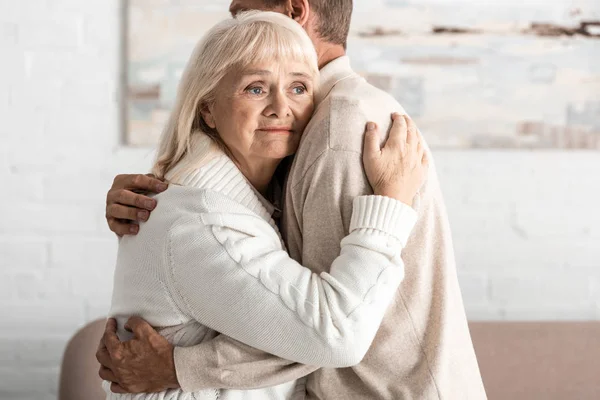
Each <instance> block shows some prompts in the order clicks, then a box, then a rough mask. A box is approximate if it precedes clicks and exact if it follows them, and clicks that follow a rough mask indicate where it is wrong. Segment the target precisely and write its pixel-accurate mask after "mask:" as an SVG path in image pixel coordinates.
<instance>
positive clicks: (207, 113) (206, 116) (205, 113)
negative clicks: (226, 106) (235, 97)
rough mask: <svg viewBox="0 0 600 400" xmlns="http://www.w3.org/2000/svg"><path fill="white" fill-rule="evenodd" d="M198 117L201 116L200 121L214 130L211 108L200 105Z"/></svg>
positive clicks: (215, 126)
mask: <svg viewBox="0 0 600 400" xmlns="http://www.w3.org/2000/svg"><path fill="white" fill-rule="evenodd" d="M200 115H202V119H203V120H204V123H206V125H208V127H209V128H212V129H216V128H217V124H216V123H215V119H214V117H213V114H212V107H211V106H209V105H206V104H205V105H202V106H201V108H200Z"/></svg>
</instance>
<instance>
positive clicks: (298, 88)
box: [292, 86, 306, 94]
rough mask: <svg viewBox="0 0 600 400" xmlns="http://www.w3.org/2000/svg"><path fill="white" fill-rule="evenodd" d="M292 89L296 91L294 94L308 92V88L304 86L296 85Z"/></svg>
mask: <svg viewBox="0 0 600 400" xmlns="http://www.w3.org/2000/svg"><path fill="white" fill-rule="evenodd" d="M292 91H293V92H294V94H304V93H306V88H305V87H304V86H296V87H295V88H293V89H292Z"/></svg>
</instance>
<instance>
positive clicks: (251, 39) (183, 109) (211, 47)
mask: <svg viewBox="0 0 600 400" xmlns="http://www.w3.org/2000/svg"><path fill="white" fill-rule="evenodd" d="M272 60H294V61H298V62H302V63H305V64H306V65H308V66H309V68H310V71H311V73H312V74H313V76H314V77H315V79H316V78H317V77H318V73H319V69H318V64H317V54H316V51H315V49H314V46H313V44H312V42H311V40H310V38H309V37H308V35H307V34H306V32H305V31H304V29H302V27H301V26H300V25H299V24H298V23H297V22H296V21H294V20H293V19H291V18H289V17H287V16H285V15H283V14H279V13H274V12H261V11H249V12H244V13H241V14H239V15H238V16H237V17H236V18H233V19H227V20H225V21H222V22H220V23H218V24H217V25H215V26H214V27H213V28H211V29H210V30H209V31H208V33H206V35H205V36H204V37H203V38H202V40H201V41H200V42H199V43H198V45H197V46H196V48H195V50H194V52H193V53H192V56H191V57H190V59H189V61H188V64H187V66H186V68H185V71H184V73H183V75H182V78H181V81H180V82H179V87H178V93H177V99H176V101H175V105H174V106H173V110H172V111H171V115H170V117H169V120H168V122H167V124H166V126H165V128H164V131H163V133H162V136H161V139H160V143H159V147H158V151H157V154H156V161H155V163H154V166H153V168H152V173H153V174H154V175H156V176H157V177H159V178H164V177H165V175H166V174H167V172H169V171H170V170H172V169H173V167H174V166H175V165H176V164H177V163H179V162H180V161H181V160H182V159H183V158H184V156H186V155H188V156H187V157H186V159H187V160H188V161H189V162H186V163H185V164H186V165H185V166H183V165H180V166H178V168H176V170H177V171H172V173H171V174H169V175H170V177H172V178H173V179H175V178H176V177H175V176H173V173H174V172H176V175H180V174H181V173H185V172H187V171H189V170H190V169H193V168H197V166H198V165H200V163H201V162H202V161H203V160H205V159H206V158H207V157H206V156H207V155H209V154H211V153H213V152H214V149H215V146H216V145H220V144H221V141H220V139H219V137H218V134H217V133H216V132H214V131H213V130H211V129H210V128H209V127H208V126H207V125H206V123H205V122H204V120H203V119H202V115H201V113H200V110H201V109H202V107H206V106H207V105H209V104H212V103H213V102H214V100H215V95H216V89H217V87H218V85H219V83H220V82H221V80H222V79H223V78H224V77H225V75H226V74H227V73H228V72H229V71H230V69H231V68H235V67H237V68H245V67H247V66H249V65H251V64H254V63H260V62H264V61H272ZM210 139H212V140H210Z"/></svg>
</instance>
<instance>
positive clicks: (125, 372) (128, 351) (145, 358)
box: [96, 317, 180, 393]
mask: <svg viewBox="0 0 600 400" xmlns="http://www.w3.org/2000/svg"><path fill="white" fill-rule="evenodd" d="M125 329H127V330H128V331H130V332H133V334H134V338H133V339H131V340H129V341H126V342H121V341H120V340H119V338H118V336H117V321H116V320H115V319H114V318H110V319H109V320H108V321H107V322H106V328H105V331H104V335H103V336H102V339H101V340H100V345H99V346H98V351H97V352H96V359H97V360H98V362H99V363H100V373H99V374H100V378H102V379H104V380H107V381H110V382H112V385H111V387H110V389H111V391H112V392H113V393H156V392H162V391H163V390H167V389H177V388H179V387H180V386H179V382H178V381H177V374H176V372H175V359H174V357H173V350H174V348H173V346H172V345H171V344H170V343H169V342H168V341H167V339H165V338H164V337H162V336H161V335H160V334H159V333H158V332H156V331H155V330H154V328H152V326H150V325H149V324H148V323H147V322H146V321H144V320H143V319H141V318H139V317H131V318H129V320H128V321H127V324H125Z"/></svg>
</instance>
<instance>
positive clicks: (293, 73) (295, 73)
mask: <svg viewBox="0 0 600 400" xmlns="http://www.w3.org/2000/svg"><path fill="white" fill-rule="evenodd" d="M290 75H292V76H300V77H302V78H306V79H310V75H309V74H307V73H305V72H290Z"/></svg>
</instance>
